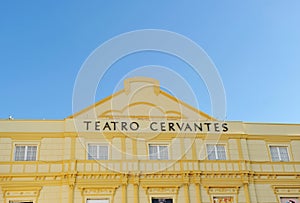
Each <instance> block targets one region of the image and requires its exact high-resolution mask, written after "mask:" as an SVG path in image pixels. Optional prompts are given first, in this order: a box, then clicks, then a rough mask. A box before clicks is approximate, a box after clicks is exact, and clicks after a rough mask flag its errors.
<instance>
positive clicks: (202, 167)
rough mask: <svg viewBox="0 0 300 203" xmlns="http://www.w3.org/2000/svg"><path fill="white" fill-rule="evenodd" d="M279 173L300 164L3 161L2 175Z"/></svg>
mask: <svg viewBox="0 0 300 203" xmlns="http://www.w3.org/2000/svg"><path fill="white" fill-rule="evenodd" d="M192 171H193V172H195V173H235V174H237V173H248V172H251V173H261V174H263V173H275V174H276V173H278V174H281V173H282V174H283V173H285V174H289V173H298V174H299V171H300V162H260V161H238V160H237V161H235V160H217V161H212V160H178V161H176V160H126V161H121V160H104V161H102V160H101V161H98V160H75V161H70V160H65V161H12V162H0V176H28V175H33V174H34V175H44V174H47V175H54V176H55V175H61V174H64V173H65V174H69V173H74V172H76V173H82V174H86V173H91V174H95V173H113V172H117V173H119V172H121V173H155V172H170V173H171V172H172V173H174V172H175V173H176V172H178V173H182V172H183V173H185V172H188V173H189V172H192Z"/></svg>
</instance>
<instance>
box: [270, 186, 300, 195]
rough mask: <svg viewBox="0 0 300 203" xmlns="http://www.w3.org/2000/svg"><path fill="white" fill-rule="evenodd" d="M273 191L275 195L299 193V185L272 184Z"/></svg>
mask: <svg viewBox="0 0 300 203" xmlns="http://www.w3.org/2000/svg"><path fill="white" fill-rule="evenodd" d="M272 188H273V191H274V193H275V194H277V195H299V194H300V185H273V186H272Z"/></svg>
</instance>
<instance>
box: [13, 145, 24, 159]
mask: <svg viewBox="0 0 300 203" xmlns="http://www.w3.org/2000/svg"><path fill="white" fill-rule="evenodd" d="M24 159H25V146H16V148H15V161H24Z"/></svg>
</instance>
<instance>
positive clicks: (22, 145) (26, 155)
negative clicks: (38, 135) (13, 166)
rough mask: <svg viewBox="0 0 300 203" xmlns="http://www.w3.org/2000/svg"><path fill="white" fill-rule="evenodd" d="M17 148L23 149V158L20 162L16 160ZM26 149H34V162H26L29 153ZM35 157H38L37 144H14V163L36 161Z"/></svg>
mask: <svg viewBox="0 0 300 203" xmlns="http://www.w3.org/2000/svg"><path fill="white" fill-rule="evenodd" d="M18 147H25V150H24V157H23V159H21V160H16V158H17V148H18ZM28 147H35V159H34V160H28V152H29V150H28ZM37 156H38V145H37V144H15V145H14V161H37Z"/></svg>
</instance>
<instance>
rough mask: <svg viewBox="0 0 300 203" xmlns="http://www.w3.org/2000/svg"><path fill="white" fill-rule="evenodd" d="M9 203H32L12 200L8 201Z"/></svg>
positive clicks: (30, 202)
mask: <svg viewBox="0 0 300 203" xmlns="http://www.w3.org/2000/svg"><path fill="white" fill-rule="evenodd" d="M9 203H33V202H32V201H20V200H18V201H12V200H9Z"/></svg>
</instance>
